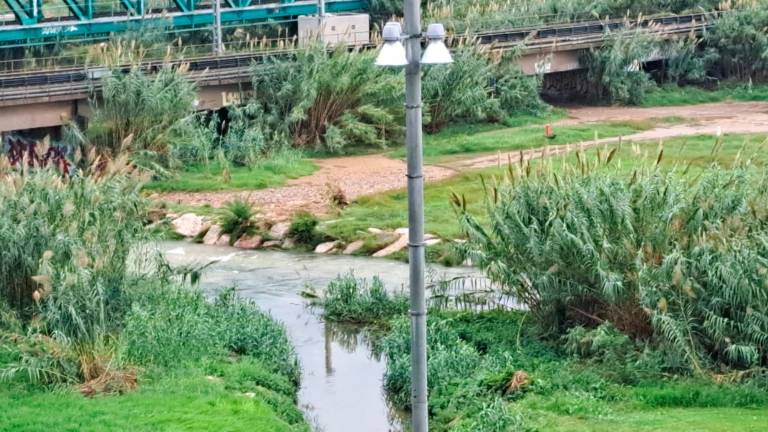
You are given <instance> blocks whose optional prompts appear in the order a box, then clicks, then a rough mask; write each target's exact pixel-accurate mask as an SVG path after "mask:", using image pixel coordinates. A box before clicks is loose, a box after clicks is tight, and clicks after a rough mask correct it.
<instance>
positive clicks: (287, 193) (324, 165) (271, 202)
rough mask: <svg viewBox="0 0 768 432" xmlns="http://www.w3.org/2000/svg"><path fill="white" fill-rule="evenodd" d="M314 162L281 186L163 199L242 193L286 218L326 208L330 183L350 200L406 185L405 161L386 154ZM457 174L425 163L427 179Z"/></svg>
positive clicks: (216, 199) (204, 199)
mask: <svg viewBox="0 0 768 432" xmlns="http://www.w3.org/2000/svg"><path fill="white" fill-rule="evenodd" d="M315 163H316V164H317V165H318V166H319V169H318V170H317V171H315V173H313V174H312V175H309V176H306V177H301V178H298V179H295V180H290V181H288V183H287V184H286V185H285V186H281V187H276V188H269V189H259V190H255V191H242V192H227V191H222V192H197V193H189V192H174V193H167V194H162V195H161V196H160V199H162V200H164V201H168V202H173V203H179V204H186V205H193V206H198V205H203V204H209V205H211V206H213V207H221V205H222V204H224V203H225V202H227V201H229V200H232V199H234V198H237V197H243V198H248V199H250V200H251V202H253V203H255V204H256V205H257V206H258V207H259V208H260V209H261V213H262V214H263V215H264V216H265V217H267V218H268V219H272V220H283V219H287V218H289V217H290V216H291V215H292V214H293V213H295V212H296V211H299V210H306V211H309V212H312V213H315V214H323V213H325V212H327V211H328V206H329V199H328V193H327V191H328V188H329V185H333V186H338V187H339V188H341V190H342V191H344V194H345V195H346V197H347V199H348V200H350V201H351V200H353V199H355V198H357V197H359V196H362V195H370V194H375V193H378V192H386V191H389V190H394V189H402V188H404V187H405V186H406V178H405V172H406V166H405V163H403V162H402V161H399V160H394V159H390V158H388V157H385V156H383V155H368V156H349V157H339V158H329V159H318V160H316V161H315ZM454 174H455V171H453V170H452V169H448V168H443V167H437V166H426V167H424V177H425V178H426V180H427V181H436V180H441V179H444V178H446V177H450V176H452V175H454Z"/></svg>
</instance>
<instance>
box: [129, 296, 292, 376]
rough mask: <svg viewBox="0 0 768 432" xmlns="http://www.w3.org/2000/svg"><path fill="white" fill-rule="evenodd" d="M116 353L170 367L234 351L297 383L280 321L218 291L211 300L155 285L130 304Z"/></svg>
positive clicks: (131, 358) (253, 306) (290, 354)
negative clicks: (120, 347) (119, 346)
mask: <svg viewBox="0 0 768 432" xmlns="http://www.w3.org/2000/svg"><path fill="white" fill-rule="evenodd" d="M122 344H123V348H122V353H123V355H124V356H125V358H126V359H127V360H130V361H132V362H136V363H137V364H140V365H155V366H165V367H171V366H174V365H179V364H183V363H185V362H186V363H188V362H199V361H201V360H202V359H206V358H207V359H216V358H218V357H222V356H224V355H227V354H238V355H243V356H247V357H251V358H254V359H257V360H259V361H260V362H261V363H262V364H264V365H266V366H267V367H269V368H270V370H271V371H273V372H279V373H281V374H282V375H284V376H286V377H288V378H290V379H291V381H292V382H294V383H298V380H299V366H298V362H297V359H296V357H295V354H294V352H293V348H292V347H291V345H290V343H289V342H288V337H287V335H286V333H285V329H284V328H283V326H282V325H280V324H278V323H277V322H275V321H274V320H273V319H272V318H271V317H270V316H269V315H267V314H265V313H263V312H261V311H259V309H258V308H257V307H256V305H255V304H253V303H251V302H247V301H244V300H239V299H237V298H236V297H235V295H234V291H233V290H229V291H224V292H223V293H222V294H220V295H219V297H218V298H217V299H216V301H215V302H213V303H209V302H207V301H206V299H205V297H204V295H203V293H202V291H200V290H196V289H188V288H183V287H159V288H155V289H152V290H149V289H148V290H147V292H146V293H145V294H144V295H142V296H141V297H140V298H138V299H137V301H136V302H135V303H134V304H133V307H132V309H131V311H130V313H129V314H128V316H127V318H126V325H125V330H124V331H123V334H122Z"/></svg>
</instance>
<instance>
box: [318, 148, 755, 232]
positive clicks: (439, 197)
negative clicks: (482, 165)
mask: <svg viewBox="0 0 768 432" xmlns="http://www.w3.org/2000/svg"><path fill="white" fill-rule="evenodd" d="M765 139H766V137H764V136H758V135H725V136H724V137H723V144H722V146H721V148H720V149H719V151H718V152H717V153H716V154H712V149H713V147H714V144H715V138H714V137H712V136H696V137H683V138H675V139H670V140H667V141H666V142H665V143H664V148H665V151H664V156H663V158H662V166H663V167H666V168H669V169H673V168H676V169H679V170H683V169H684V168H685V166H686V165H688V163H689V161H690V162H691V164H692V167H691V169H690V170H689V172H690V173H695V172H696V170H697V169H703V168H705V167H706V166H707V165H709V164H711V163H713V162H718V163H720V164H726V165H727V164H729V163H731V162H732V161H733V160H734V158H735V157H736V155H737V153H739V151H740V150H741V153H742V156H741V157H742V159H744V158H747V157H749V158H751V159H753V160H754V162H755V163H756V164H757V165H759V166H762V165H764V164H765V163H766V162H768V156H766V153H765V149H766V147H768V144H764V140H765ZM606 148H607V149H610V148H613V147H605V148H600V149H599V150H600V151H606ZM742 148H743V150H742ZM639 150H640V153H639V154H637V153H636V152H635V149H633V146H631V145H627V144H624V145H623V146H622V148H620V149H619V153H618V154H617V155H616V157H615V158H614V160H613V163H614V164H617V165H620V166H621V169H622V170H623V171H626V172H631V170H632V169H634V168H635V167H636V166H637V165H638V164H639V163H641V162H642V163H646V164H647V163H652V162H653V161H654V160H655V159H656V157H657V154H658V143H655V142H654V143H647V144H643V145H640V146H639ZM597 151H598V149H592V150H589V151H588V152H587V153H588V154H590V155H594V154H596V153H597ZM575 161H576V159H575V157H574V155H566V156H563V157H555V158H554V159H553V160H552V163H553V166H555V167H557V166H559V165H562V164H563V163H566V164H572V163H575ZM504 172H505V169H504V168H502V169H499V168H488V169H483V170H478V171H472V172H467V173H463V174H461V175H459V176H457V177H453V178H451V179H448V180H446V181H442V182H438V183H432V184H428V185H427V186H426V187H425V214H426V229H427V232H430V233H433V234H437V235H440V236H442V237H448V238H452V237H457V236H459V234H460V232H459V227H458V224H457V223H456V217H455V215H454V213H453V210H452V209H451V206H450V204H449V197H450V195H451V192H455V193H457V194H459V195H464V197H465V198H466V200H467V203H468V204H469V206H470V208H474V209H477V210H478V211H479V210H482V208H481V207H482V201H483V196H484V193H483V188H482V184H481V183H480V181H479V178H480V176H484V177H485V178H487V179H491V178H493V177H494V176H497V177H498V176H500V175H503V174H504ZM406 206H407V195H406V193H405V191H398V192H391V193H385V194H378V195H372V196H367V197H363V198H360V199H358V200H357V201H356V202H355V203H353V204H352V205H351V206H349V207H348V208H346V209H345V210H344V211H343V212H342V213H341V215H339V217H335V218H334V219H338V222H336V223H333V224H331V225H327V226H326V228H325V229H326V231H328V232H329V233H330V234H332V235H335V236H339V237H342V238H354V237H355V236H356V235H357V234H356V233H357V232H358V231H364V230H366V229H367V228H368V227H377V228H398V227H403V226H406V225H407V213H406Z"/></svg>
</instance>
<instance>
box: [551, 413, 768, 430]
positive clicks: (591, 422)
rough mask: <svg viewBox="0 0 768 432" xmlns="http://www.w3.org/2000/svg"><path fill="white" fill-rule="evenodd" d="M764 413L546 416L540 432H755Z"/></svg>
mask: <svg viewBox="0 0 768 432" xmlns="http://www.w3.org/2000/svg"><path fill="white" fill-rule="evenodd" d="M766 424H768V410H766V409H764V408H763V409H747V408H663V409H653V410H638V411H630V410H627V411H620V412H617V413H616V414H615V415H613V416H609V417H607V418H589V417H587V418H585V417H580V416H548V417H546V421H545V422H544V425H543V427H542V430H547V431H553V432H634V431H648V432H650V431H678V432H688V431H696V432H759V431H764V430H765V425H766Z"/></svg>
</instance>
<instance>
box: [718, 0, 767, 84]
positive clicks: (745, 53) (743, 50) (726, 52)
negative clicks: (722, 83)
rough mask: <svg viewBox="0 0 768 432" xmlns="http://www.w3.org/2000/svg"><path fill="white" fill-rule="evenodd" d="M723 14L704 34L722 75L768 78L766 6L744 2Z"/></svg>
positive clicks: (719, 73)
mask: <svg viewBox="0 0 768 432" xmlns="http://www.w3.org/2000/svg"><path fill="white" fill-rule="evenodd" d="M739 6H741V7H739V8H737V9H735V10H729V11H725V12H722V13H721V16H720V17H719V18H718V19H717V21H716V22H715V25H714V26H712V28H711V29H710V30H708V31H707V33H706V34H705V35H704V41H705V43H706V46H707V50H708V52H709V55H710V56H712V57H714V58H715V59H716V60H717V70H716V72H717V73H718V75H720V76H722V77H726V78H728V77H733V78H737V79H740V80H751V79H765V78H766V77H767V76H768V35H766V32H765V29H766V27H768V10H766V7H765V3H761V2H744V3H743V4H741V5H739Z"/></svg>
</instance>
